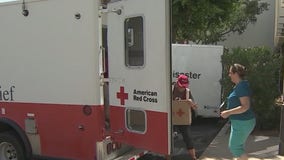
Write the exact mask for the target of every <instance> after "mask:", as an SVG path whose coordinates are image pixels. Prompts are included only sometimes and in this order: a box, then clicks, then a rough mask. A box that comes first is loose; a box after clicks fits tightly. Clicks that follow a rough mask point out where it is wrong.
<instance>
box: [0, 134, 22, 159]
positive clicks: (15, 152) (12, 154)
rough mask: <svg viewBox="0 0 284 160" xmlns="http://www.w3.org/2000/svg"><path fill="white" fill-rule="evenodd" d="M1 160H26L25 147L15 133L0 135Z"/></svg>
mask: <svg viewBox="0 0 284 160" xmlns="http://www.w3.org/2000/svg"><path fill="white" fill-rule="evenodd" d="M0 160H26V158H25V155H24V147H23V145H22V143H21V141H20V140H19V138H18V137H17V136H16V135H15V134H14V133H13V132H3V133H0Z"/></svg>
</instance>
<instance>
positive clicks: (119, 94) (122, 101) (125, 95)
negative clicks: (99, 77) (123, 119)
mask: <svg viewBox="0 0 284 160" xmlns="http://www.w3.org/2000/svg"><path fill="white" fill-rule="evenodd" d="M116 98H118V99H120V104H121V105H124V104H125V100H126V99H128V93H124V87H122V86H120V91H119V92H117V93H116Z"/></svg>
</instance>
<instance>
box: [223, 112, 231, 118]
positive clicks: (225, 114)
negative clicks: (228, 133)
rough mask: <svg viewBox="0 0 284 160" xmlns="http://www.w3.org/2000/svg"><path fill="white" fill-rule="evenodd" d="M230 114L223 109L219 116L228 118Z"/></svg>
mask: <svg viewBox="0 0 284 160" xmlns="http://www.w3.org/2000/svg"><path fill="white" fill-rule="evenodd" d="M229 116H230V112H229V111H228V110H225V111H223V112H221V117H222V118H228V117H229Z"/></svg>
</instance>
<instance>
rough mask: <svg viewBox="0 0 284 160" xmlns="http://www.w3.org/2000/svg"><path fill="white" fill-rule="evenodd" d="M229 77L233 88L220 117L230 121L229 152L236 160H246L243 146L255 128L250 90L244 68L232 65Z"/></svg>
mask: <svg viewBox="0 0 284 160" xmlns="http://www.w3.org/2000/svg"><path fill="white" fill-rule="evenodd" d="M229 76H230V78H231V81H232V82H233V83H234V84H235V87H234V88H233V91H232V92H231V93H230V95H229V97H227V109H226V110H225V111H223V112H221V116H222V117H223V118H229V120H230V121H231V133H230V139H229V149H230V151H231V152H232V154H233V156H234V157H237V160H247V159H248V157H247V155H246V153H245V150H244V145H245V142H246V140H247V138H248V136H249V135H250V133H251V132H252V130H253V129H254V127H255V115H254V112H253V111H252V108H251V90H250V86H249V83H248V81H247V80H244V76H245V67H244V66H242V65H240V64H234V65H232V66H231V67H230V70H229Z"/></svg>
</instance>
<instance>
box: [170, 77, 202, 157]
mask: <svg viewBox="0 0 284 160" xmlns="http://www.w3.org/2000/svg"><path fill="white" fill-rule="evenodd" d="M188 86H189V80H188V77H187V76H186V75H184V74H180V75H179V76H178V78H177V81H176V83H175V84H174V87H173V100H183V101H186V102H187V103H188V107H191V108H192V109H196V108H197V104H196V103H195V102H194V100H193V97H192V94H191V91H190V89H189V88H188ZM174 129H177V130H178V131H180V132H181V134H182V137H183V140H184V142H185V144H186V147H187V150H188V153H189V155H190V157H191V158H192V159H193V160H196V159H197V157H196V153H195V148H194V146H193V141H192V138H191V136H190V134H189V132H190V131H189V130H190V128H189V125H174Z"/></svg>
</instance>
